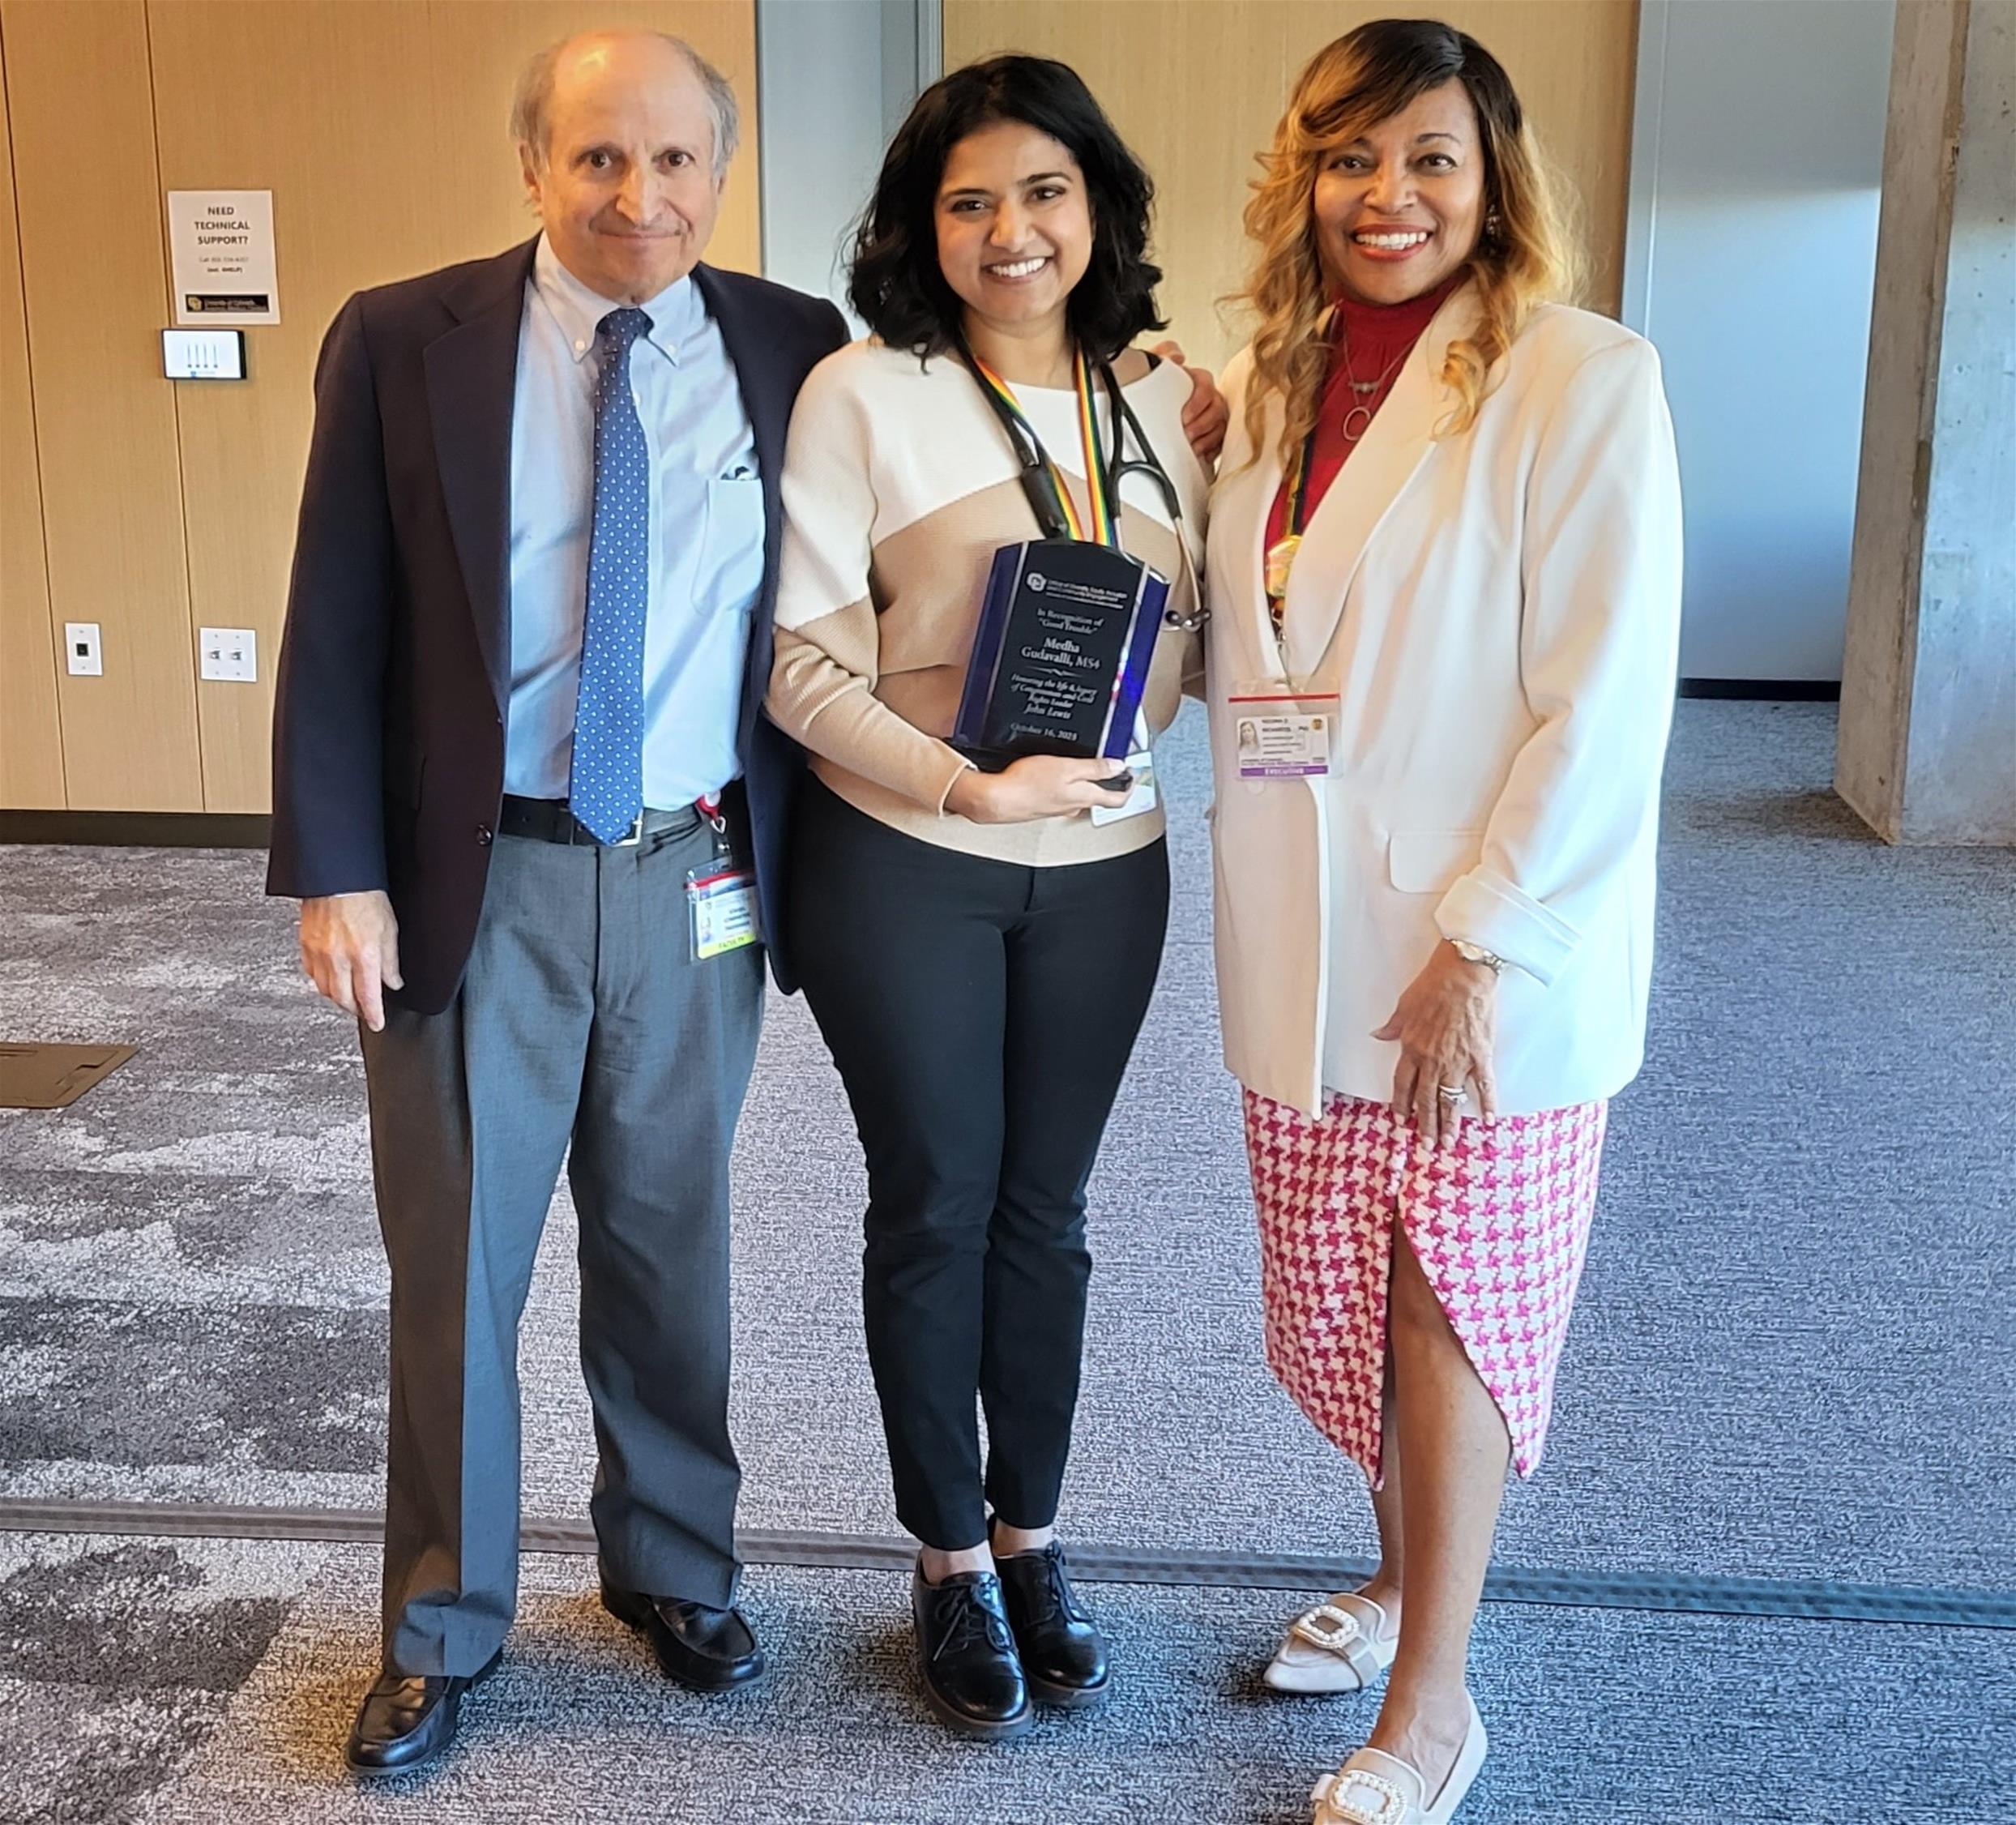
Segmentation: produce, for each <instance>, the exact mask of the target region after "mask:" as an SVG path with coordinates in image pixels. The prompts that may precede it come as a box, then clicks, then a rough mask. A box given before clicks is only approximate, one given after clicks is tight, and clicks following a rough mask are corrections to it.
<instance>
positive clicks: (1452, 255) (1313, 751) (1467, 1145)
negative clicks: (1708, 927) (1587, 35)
mask: <svg viewBox="0 0 2016 1825" xmlns="http://www.w3.org/2000/svg"><path fill="white" fill-rule="evenodd" d="M1265 162H1266V166H1267V174H1266V177H1265V178H1264V179H1263V180H1262V183H1261V184H1260V185H1259V186H1258V187H1257V189H1256V192H1255V195H1254V199H1253V202H1252V203H1251V205H1250V206H1249V209H1248V212H1247V228H1248V231H1249V233H1250V234H1251V235H1252V236H1253V237H1254V239H1255V240H1256V241H1258V245H1259V255H1258V267H1257V271H1256V274H1255V276H1254V282H1253V284H1252V286H1251V288H1250V290H1249V293H1248V301H1249V303H1250V304H1251V305H1252V306H1253V307H1254V310H1255V313H1256V314H1257V316H1258V319H1259V324H1260V327H1259V330H1258V334H1257V335H1256V336H1255V338H1254V342H1253V344H1252V345H1251V346H1250V347H1249V348H1247V349H1246V350H1245V353H1242V354H1241V356H1240V357H1238V358H1237V361H1235V362H1234V363H1233V364H1232V367H1231V369H1230V370H1228V374H1227V376H1226V379H1225V388H1226V392H1227V395H1228V400H1229V402H1230V404H1231V408H1232V436H1231V438H1230V441H1229V442H1228V445H1227V447H1226V451H1225V457H1224V463H1223V464H1222V466H1221V468H1220V472H1219V481H1218V483H1217V485H1216V487H1215V489H1214V491H1213V494H1212V498H1211V537H1210V553H1209V573H1210V593H1211V600H1212V602H1213V605H1214V613H1213V618H1212V621H1211V630H1210V646H1209V660H1208V669H1209V677H1210V696H1211V736H1212V744H1213V754H1214V767H1215V776H1216V777H1215V784H1216V793H1215V798H1216V802H1215V811H1214V821H1215V849H1216V857H1215V861H1216V874H1217V880H1216V898H1217V932H1216V945H1217V961H1218V979H1219V998H1220V1001H1221V1002H1222V1005H1223V1011H1224V1041H1225V1056H1226V1060H1227V1062H1228V1064H1229V1066H1231V1068H1232V1071H1234V1072H1235V1073H1236V1074H1237V1075H1238V1077H1239V1079H1240V1080H1241V1083H1243V1084H1244V1085H1245V1092H1246V1118H1247V1138H1248V1144H1249V1152H1250V1155H1251V1160H1252V1165H1253V1176H1254V1194H1255V1199H1256V1203H1257V1204H1258V1210H1259V1217H1260V1225H1261V1233H1262V1262H1263V1269H1264V1282H1265V1293H1266V1338H1267V1350H1268V1357H1269V1360H1270V1361H1271V1365H1272V1366H1273V1367H1274V1369H1275V1372H1276V1374H1278V1375H1279V1377H1280V1378H1281V1379H1282V1381H1283V1383H1284V1384H1285V1385H1286V1386H1287V1387H1288V1390H1289V1391H1290V1392H1291V1393H1292V1395H1294V1396H1295V1398H1296V1400H1297V1401H1298V1403H1299V1404H1301V1406H1302V1408H1303V1409H1304V1411H1305V1413H1308V1415H1309V1417H1310V1418H1311V1419H1312V1420H1313V1421H1314V1423H1315V1424H1316V1425H1318V1427H1319V1428H1320V1429H1321V1430H1323V1431H1324V1432H1325V1434H1326V1435H1327V1436H1328V1437H1330V1438H1331V1439H1332V1440H1333V1441H1334V1442H1336V1443H1337V1444H1338V1445H1339V1447H1341V1448H1342V1449H1343V1450H1344V1451H1347V1452H1348V1453H1349V1454H1350V1455H1352V1457H1353V1458H1354V1459H1356V1460H1357V1462H1358V1463H1359V1464H1360V1465H1361V1466H1362V1467H1363V1468H1364V1469H1365V1472H1366V1474H1367V1476H1368V1477H1369V1479H1370V1481H1371V1482H1372V1485H1373V1491H1374V1494H1373V1506H1374V1508H1375V1509H1376V1511H1377V1521H1378V1527H1379V1536H1380V1541H1381V1545H1382V1560H1381V1564H1380V1566H1379V1569H1378V1571H1377V1574H1376V1575H1374V1577H1373V1579H1372V1581H1371V1582H1370V1583H1369V1584H1367V1585H1366V1586H1365V1587H1364V1588H1363V1589H1362V1590H1360V1591H1356V1592H1341V1593H1339V1595H1338V1596H1335V1597H1334V1598H1332V1599H1331V1600H1330V1601H1329V1602H1328V1603H1326V1604H1325V1605H1321V1606H1319V1607H1318V1609H1314V1610H1312V1611H1310V1612H1309V1613H1306V1614H1305V1615H1303V1616H1301V1617H1300V1618H1296V1622H1295V1623H1294V1625H1293V1626H1292V1629H1291V1631H1289V1635H1288V1639H1287V1640H1286V1641H1285V1642H1284V1643H1283V1646H1282V1648H1281V1651H1280V1652H1279V1655H1278V1656H1277V1657H1276V1659H1275V1662H1274V1664H1273V1665H1271V1667H1270V1668H1269V1669H1268V1678H1269V1681H1270V1682H1271V1683H1272V1684H1274V1685H1275V1686H1279V1687H1282V1688H1284V1689H1287V1690H1298V1691H1312V1690H1326V1691H1334V1690H1346V1689H1356V1688H1358V1687H1360V1686H1369V1685H1370V1684H1371V1683H1373V1681H1374V1680H1376V1679H1377V1678H1378V1677H1379V1676H1380V1674H1381V1673H1383V1672H1384V1671H1385V1670H1386V1668H1387V1667H1388V1666H1390V1667H1391V1669H1392V1676H1391V1681H1390V1685H1389V1687H1388V1690H1387V1692H1386V1698H1385V1701H1384V1703H1383V1706H1382V1710H1381V1712H1380V1715H1379V1719H1378V1722H1377V1726H1376V1727H1375V1729H1373V1733H1372V1736H1371V1740H1370V1743H1369V1746H1368V1747H1367V1748H1366V1749H1365V1750H1360V1752H1359V1753H1358V1754H1355V1755H1353V1756H1352V1758H1351V1759H1349V1760H1348V1762H1347V1763H1345V1765H1344V1767H1343V1768H1342V1769H1340V1770H1339V1772H1338V1773H1336V1774H1335V1775H1331V1776H1326V1777H1325V1779H1324V1780H1322V1781H1320V1782H1319V1783H1318V1787H1317V1791H1316V1794H1315V1801H1316V1807H1317V1812H1316V1817H1317V1819H1318V1825H1346V1822H1360V1821H1362V1822H1365V1825H1373V1822H1376V1825H1418V1822H1420V1821H1428V1822H1430V1825H1439V1822H1440V1821H1442V1820H1445V1819H1448V1818H1449V1817H1450V1815H1451V1814H1453V1813H1454V1810H1455V1809H1456V1806H1457V1805H1458V1804H1459V1802H1460V1801H1461V1799H1462V1797H1463V1793H1464V1792H1465V1791H1466V1790H1467V1789H1468V1787H1469V1785H1470V1783H1471V1780H1473V1779H1474V1778H1475V1776H1476V1771H1477V1768H1478V1767H1479V1765H1480V1763H1481V1762H1482V1760H1483V1758H1484V1729H1483V1726H1482V1724H1481V1723H1480V1720H1479V1719H1478V1717H1477V1714H1476V1707H1475V1705H1474V1704H1473V1703H1471V1699H1470V1698H1469V1695H1468V1693H1467V1686H1466V1677H1465V1675H1466V1667H1467V1657H1468V1651H1469V1639H1470V1631H1471V1623H1472V1621H1473V1619H1474V1617H1475V1614H1476V1605H1477V1601H1478V1597H1479V1594H1480V1590H1481V1588H1482V1584H1483V1580H1484V1571H1485V1567H1486V1564H1487V1562H1488V1559H1489V1553H1490V1545H1491V1538H1492V1534H1493V1530H1494V1528H1495V1527H1496V1524H1497V1511H1498V1506H1499V1502H1500V1498H1501V1494H1502V1489H1503V1485H1504V1481H1505V1473H1506V1466H1507V1464H1508V1461H1510V1463H1511V1464H1513V1465H1514V1466H1515V1467H1516V1468H1518V1471H1519V1472H1520V1473H1521V1474H1522V1475H1526V1474H1530V1473H1531V1471H1532V1470H1533V1468H1534V1467H1535V1464H1537V1462H1538V1460H1539V1458H1540V1449H1541V1446H1542V1442H1543V1440H1544V1436H1545V1432H1546V1426H1547V1419H1548V1409H1549V1406H1550V1404H1551V1400H1552V1395H1553V1376H1554V1370H1555V1366H1556V1363H1557V1361H1558V1359H1559V1355H1560V1351H1561V1340H1562V1336H1563V1334H1564V1332H1565V1327H1566V1323H1567V1319H1568V1313H1569V1308H1570V1304H1571V1303H1572V1301H1573V1299H1574V1290H1575V1285H1576V1282H1577V1279H1578V1276H1579V1274H1580V1272H1581V1267H1582V1255H1583V1250H1584V1247H1585V1245H1586V1242H1587V1234H1588V1228H1589V1220H1590V1216H1591V1207H1592V1205H1593V1203H1594V1198H1595V1186H1596V1175H1597V1166H1598V1159H1599V1154H1600V1148H1601V1145H1602V1137H1603V1130H1604V1109H1605V1104H1606V1100H1607V1099H1608V1097H1610V1096H1612V1094H1614V1093H1615V1092H1617V1091H1618V1090H1619V1089H1621V1088H1623V1087H1624V1085H1625V1084H1626V1083H1629V1081H1630V1079H1631V1078H1632V1077H1633V1076H1634V1075H1635V1073H1636V1072H1637V1071H1638V1066H1639V1064H1640V1062H1641V1060H1642V1056H1643V1050H1644V1032H1645V1012H1646V1000H1647V980H1648V976H1649V972H1650V966H1651V945H1652V901H1653V874H1654V853H1655V823H1656V817H1657V807H1658V797H1659V771H1660V767H1661V763H1662V759H1663V756H1664V748H1665V743H1666V736H1667V730H1668V723H1669V720H1670V716H1671V705H1672V696H1673V689H1674V682H1675V670H1676V645H1677V629H1678V621H1679V596H1680V503H1679V490H1678V483H1677V479H1676V468H1675V463H1674V457H1673V446H1672V429H1671V425H1670V423H1669V421H1668V416H1667V412H1666V406H1665V402H1664V396H1663V394H1662V391H1661V387H1660V381H1659V363H1658V361H1657V359H1656V357H1655V355H1654V353H1653V352H1652V350H1651V347H1650V346H1649V345H1648V344H1646V343H1645V342H1643V341H1642V340H1640V339H1639V338H1638V337H1637V336H1634V335H1632V334H1631V333H1630V332H1629V331H1627V330H1625V329H1622V328H1621V327H1618V326H1617V324H1616V323H1612V322H1610V321H1608V319H1606V318H1600V317H1596V316H1593V315H1591V314H1587V313H1585V312H1582V311H1579V310H1571V309H1569V308H1567V307H1566V306H1565V305H1562V304H1561V303H1559V302H1557V301H1555V300H1557V298H1559V297H1561V296H1562V295H1564V294H1565V293H1566V292H1567V291H1568V290H1569V288H1570V272H1571V269H1572V266H1573V260H1572V257H1571V253H1570V249H1569V248H1568V246H1566V243H1565V237H1564V236H1563V234H1562V233H1561V229H1560V227H1559V225H1558V217H1557V214H1556V212H1555V210H1554V207H1553V203H1552V202H1551V200H1550V199H1549V195H1548V186H1547V183H1546V180H1545V177H1544V171H1543V168H1542V166H1541V165H1540V162H1539V160H1538V158H1537V156H1536V153H1535V147H1534V145H1533V142H1532V139H1531V135H1530V134H1529V132H1528V130H1527V127H1526V126H1525V124H1524V122H1523V116H1522V113H1521V110H1520V107H1519V104H1518V99H1517V97H1516V96H1515V95H1514V92H1513V90H1512V87H1511V84H1510V82H1509V81H1508V80H1507V79H1506V75H1505V72H1504V71H1503V70H1502V68H1501V66H1499V65H1498V63H1497V62H1496V60H1495V59H1493V58H1492V57H1491V56H1490V54H1489V53H1488V52H1486V51H1485V50H1484V48H1483V47H1482V46H1481V45H1479V44H1477V43H1476V41H1475V40H1473V39H1471V38H1470V37H1468V36H1466V35H1465V34H1463V33H1461V32H1455V31H1453V30H1451V29H1450V28H1449V27H1447V26H1445V25H1440V24H1434V23H1433V22H1430V21H1418V20H1404V21H1391V20H1389V21H1383V22H1381V23H1378V24H1373V25H1369V26H1366V27H1364V28H1361V29H1360V30H1359V31H1356V32H1352V33H1351V34H1350V35H1349V36H1346V37H1344V38H1342V39H1340V40H1339V41H1337V42H1336V43H1335V44H1333V45H1330V46H1329V47H1328V48H1327V49H1325V50H1323V51H1322V52H1320V53H1318V55H1317V56H1316V57H1315V58H1313V60H1312V61H1311V62H1310V63H1309V66H1308V67H1307V68H1306V69H1305V71H1303V72H1302V74H1301V77H1300V79H1298V81H1297V83H1296V89H1295V92H1294V95H1293V96H1292V100H1291V101H1290V103H1289V105H1288V112H1287V113H1286V114H1285V116H1284V117H1283V119H1282V121H1281V123H1280V125H1279V127H1278V128H1277V130H1276V131H1275V139H1274V143H1273V146H1272V149H1271V152H1270V154H1269V155H1268V156H1267V157H1266V161H1265ZM1403 1489H1404V1498H1403Z"/></svg>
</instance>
